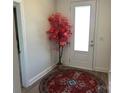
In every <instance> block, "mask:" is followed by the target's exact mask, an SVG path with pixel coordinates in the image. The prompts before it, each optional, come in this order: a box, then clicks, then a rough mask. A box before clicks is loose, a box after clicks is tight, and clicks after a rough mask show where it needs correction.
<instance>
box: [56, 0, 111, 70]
mask: <svg viewBox="0 0 124 93" xmlns="http://www.w3.org/2000/svg"><path fill="white" fill-rule="evenodd" d="M72 1H83V0H56V2H57V7H56V8H57V11H58V12H61V13H63V14H64V15H65V16H67V17H68V18H69V19H70V14H71V13H70V12H71V11H70V5H71V2H72ZM85 1H86V0H85ZM110 7H111V3H110V0H97V11H96V15H97V16H96V29H95V50H94V70H97V71H103V72H108V71H109V64H110V53H111V51H110V50H111V45H110V44H111V40H110V39H111V35H110V31H111V29H110V28H111V27H110V26H111V24H110ZM70 20H71V19H70ZM64 64H65V65H68V64H69V48H66V49H65V53H64Z"/></svg>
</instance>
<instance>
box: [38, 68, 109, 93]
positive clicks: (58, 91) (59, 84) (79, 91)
mask: <svg viewBox="0 0 124 93" xmlns="http://www.w3.org/2000/svg"><path fill="white" fill-rule="evenodd" d="M39 89H40V93H107V91H106V87H105V84H104V82H103V81H102V80H100V79H98V78H97V77H95V76H94V75H92V74H90V73H88V72H83V71H80V70H75V69H59V70H55V71H54V72H52V73H51V74H49V75H47V76H46V77H45V78H44V79H43V80H42V81H41V83H40V86H39Z"/></svg>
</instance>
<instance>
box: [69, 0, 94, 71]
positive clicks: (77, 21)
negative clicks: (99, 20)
mask: <svg viewBox="0 0 124 93" xmlns="http://www.w3.org/2000/svg"><path fill="white" fill-rule="evenodd" d="M95 3H96V2H95V1H81V2H73V3H72V5H71V19H72V24H73V28H72V29H73V31H72V33H73V36H72V39H71V40H72V41H71V48H70V65H71V66H73V67H78V68H84V69H90V70H92V66H93V50H94V29H95Z"/></svg>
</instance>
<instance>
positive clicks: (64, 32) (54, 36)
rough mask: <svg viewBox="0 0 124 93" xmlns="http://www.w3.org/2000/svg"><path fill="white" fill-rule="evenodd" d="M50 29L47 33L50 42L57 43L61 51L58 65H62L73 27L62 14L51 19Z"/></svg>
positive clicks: (55, 14) (56, 14) (49, 19)
mask: <svg viewBox="0 0 124 93" xmlns="http://www.w3.org/2000/svg"><path fill="white" fill-rule="evenodd" d="M48 21H49V23H50V26H51V27H50V29H49V30H48V31H47V33H48V35H49V40H51V41H54V42H56V44H57V46H58V50H59V62H58V65H62V55H63V48H64V46H66V45H67V44H69V37H70V36H71V34H72V33H71V25H70V24H69V22H68V19H67V18H66V17H64V16H62V15H61V13H54V14H52V15H51V16H50V17H49V18H48Z"/></svg>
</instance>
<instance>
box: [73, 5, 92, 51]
mask: <svg viewBox="0 0 124 93" xmlns="http://www.w3.org/2000/svg"><path fill="white" fill-rule="evenodd" d="M89 28H90V6H79V7H75V37H74V38H75V40H74V50H76V51H86V52H88V45H89Z"/></svg>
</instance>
